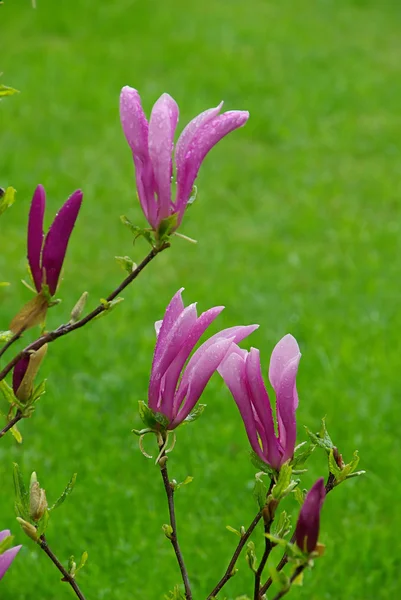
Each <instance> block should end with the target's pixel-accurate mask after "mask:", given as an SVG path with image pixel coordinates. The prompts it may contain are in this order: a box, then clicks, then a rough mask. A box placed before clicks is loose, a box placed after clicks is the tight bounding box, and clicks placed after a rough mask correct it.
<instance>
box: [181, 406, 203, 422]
mask: <svg viewBox="0 0 401 600" xmlns="http://www.w3.org/2000/svg"><path fill="white" fill-rule="evenodd" d="M205 408H206V404H197V405H196V407H195V409H194V410H193V411H192V412H190V413H189V415H188V416H187V417H186V418H185V419H184V420H183V423H193V421H196V420H197V419H199V417H200V416H201V415H202V413H203V411H204V410H205Z"/></svg>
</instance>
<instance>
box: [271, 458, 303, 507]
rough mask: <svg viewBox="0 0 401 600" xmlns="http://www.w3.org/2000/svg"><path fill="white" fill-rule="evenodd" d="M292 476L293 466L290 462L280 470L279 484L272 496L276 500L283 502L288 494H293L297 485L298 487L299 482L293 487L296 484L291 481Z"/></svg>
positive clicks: (273, 490)
mask: <svg viewBox="0 0 401 600" xmlns="http://www.w3.org/2000/svg"><path fill="white" fill-rule="evenodd" d="M291 476H292V467H291V465H290V464H289V463H288V462H287V463H284V464H283V465H282V467H281V469H280V472H279V475H278V479H277V483H276V485H275V486H274V487H273V489H272V496H273V498H274V499H275V500H281V499H282V498H284V497H285V496H287V494H289V493H290V492H291V490H292V489H293V488H294V487H295V485H297V482H295V485H293V483H294V482H292V481H291ZM290 488H291V489H290Z"/></svg>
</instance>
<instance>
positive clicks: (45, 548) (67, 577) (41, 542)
mask: <svg viewBox="0 0 401 600" xmlns="http://www.w3.org/2000/svg"><path fill="white" fill-rule="evenodd" d="M38 544H39V546H40V547H41V548H42V550H43V551H44V552H45V553H46V554H47V556H48V557H49V558H50V560H51V561H52V563H53V564H54V565H55V566H56V567H57V569H58V570H59V571H60V573H61V574H62V575H63V579H62V581H66V582H67V583H69V584H70V586H71V587H72V589H73V590H74V592H75V594H76V596H78V598H79V599H80V600H85V596H84V595H83V593H82V592H81V590H80V589H79V587H78V584H77V582H76V581H75V579H74V577H72V575H70V574H69V573H68V571H67V570H66V569H65V568H64V567H63V565H62V564H61V562H60V561H59V560H58V558H57V556H56V555H55V554H53V552H52V551H51V550H50V548H49V545H48V543H47V540H46V538H45V536H44V535H42V536H40V538H39V541H38Z"/></svg>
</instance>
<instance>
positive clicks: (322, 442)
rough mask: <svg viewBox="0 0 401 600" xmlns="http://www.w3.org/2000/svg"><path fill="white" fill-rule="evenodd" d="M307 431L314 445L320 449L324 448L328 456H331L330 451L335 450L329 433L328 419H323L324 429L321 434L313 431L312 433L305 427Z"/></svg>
mask: <svg viewBox="0 0 401 600" xmlns="http://www.w3.org/2000/svg"><path fill="white" fill-rule="evenodd" d="M305 429H306V432H307V434H308V435H309V437H310V439H311V440H312V443H313V444H316V445H317V446H320V448H323V450H325V451H326V452H327V454H330V450H331V449H332V448H334V444H333V442H332V441H331V438H330V436H329V432H328V431H327V427H326V419H324V418H323V419H322V428H321V430H320V432H319V433H312V431H310V430H309V429H308V428H307V427H305Z"/></svg>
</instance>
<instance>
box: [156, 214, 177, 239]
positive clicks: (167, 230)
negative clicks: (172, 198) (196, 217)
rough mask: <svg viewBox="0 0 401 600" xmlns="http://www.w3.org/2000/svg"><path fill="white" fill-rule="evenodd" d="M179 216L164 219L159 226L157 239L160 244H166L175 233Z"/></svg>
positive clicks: (173, 215)
mask: <svg viewBox="0 0 401 600" xmlns="http://www.w3.org/2000/svg"><path fill="white" fill-rule="evenodd" d="M177 221H178V214H177V213H173V214H172V215H170V216H169V217H167V218H166V219H163V220H162V221H161V223H160V225H159V228H158V230H157V239H158V241H159V243H163V242H166V241H167V240H168V239H169V237H170V235H171V234H172V233H173V231H174V229H176V227H177Z"/></svg>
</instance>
